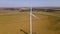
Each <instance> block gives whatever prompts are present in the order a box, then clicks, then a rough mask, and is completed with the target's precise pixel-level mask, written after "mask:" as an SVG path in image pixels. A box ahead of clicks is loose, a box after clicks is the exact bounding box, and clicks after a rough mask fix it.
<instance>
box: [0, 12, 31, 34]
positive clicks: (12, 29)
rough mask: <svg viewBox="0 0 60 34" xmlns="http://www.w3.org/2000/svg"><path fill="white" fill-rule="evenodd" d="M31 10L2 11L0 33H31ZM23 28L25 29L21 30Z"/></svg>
mask: <svg viewBox="0 0 60 34" xmlns="http://www.w3.org/2000/svg"><path fill="white" fill-rule="evenodd" d="M28 13H29V12H20V13H8V14H7V13H1V14H0V34H25V33H24V32H27V33H29V30H30V29H29V14H28ZM21 30H23V31H24V32H23V31H21Z"/></svg>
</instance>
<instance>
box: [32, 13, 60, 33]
mask: <svg viewBox="0 0 60 34" xmlns="http://www.w3.org/2000/svg"><path fill="white" fill-rule="evenodd" d="M33 14H34V15H35V16H37V17H39V19H36V17H33V34H60V14H59V13H54V12H33Z"/></svg>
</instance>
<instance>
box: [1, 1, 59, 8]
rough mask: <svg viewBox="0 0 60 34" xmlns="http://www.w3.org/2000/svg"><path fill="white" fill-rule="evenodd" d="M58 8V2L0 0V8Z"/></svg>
mask: <svg viewBox="0 0 60 34" xmlns="http://www.w3.org/2000/svg"><path fill="white" fill-rule="evenodd" d="M31 4H32V6H33V7H39V6H57V7H58V6H60V0H0V7H30V6H31Z"/></svg>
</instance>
